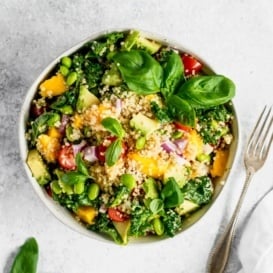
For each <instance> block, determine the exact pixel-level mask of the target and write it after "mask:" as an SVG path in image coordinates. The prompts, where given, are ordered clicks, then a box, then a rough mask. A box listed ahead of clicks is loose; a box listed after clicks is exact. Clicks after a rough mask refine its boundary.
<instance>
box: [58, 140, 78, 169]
mask: <svg viewBox="0 0 273 273" xmlns="http://www.w3.org/2000/svg"><path fill="white" fill-rule="evenodd" d="M58 162H59V164H60V166H61V167H62V168H63V169H66V170H75V169H76V161H75V156H74V152H73V148H72V146H71V145H68V146H63V147H62V148H61V150H60V152H59V155H58Z"/></svg>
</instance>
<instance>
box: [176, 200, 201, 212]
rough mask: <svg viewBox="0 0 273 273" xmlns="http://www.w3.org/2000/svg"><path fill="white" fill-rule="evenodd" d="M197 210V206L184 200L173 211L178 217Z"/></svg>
mask: <svg viewBox="0 0 273 273" xmlns="http://www.w3.org/2000/svg"><path fill="white" fill-rule="evenodd" d="M198 208H199V205H197V204H196V203H194V202H192V201H189V200H186V199H185V200H184V201H183V203H182V204H181V205H180V206H179V207H177V208H176V209H175V210H176V212H177V213H178V214H179V215H185V214H187V213H190V212H193V211H194V210H196V209H198Z"/></svg>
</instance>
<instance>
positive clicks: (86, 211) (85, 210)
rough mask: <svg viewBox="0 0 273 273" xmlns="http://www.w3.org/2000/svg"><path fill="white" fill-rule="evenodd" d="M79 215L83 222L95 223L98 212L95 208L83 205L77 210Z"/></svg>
mask: <svg viewBox="0 0 273 273" xmlns="http://www.w3.org/2000/svg"><path fill="white" fill-rule="evenodd" d="M76 214H77V216H78V217H79V218H80V220H82V221H83V222H85V223H87V224H89V225H92V224H94V219H95V217H96V216H97V214H98V212H97V210H96V209H95V208H93V207H90V206H81V207H79V208H78V210H77V213H76Z"/></svg>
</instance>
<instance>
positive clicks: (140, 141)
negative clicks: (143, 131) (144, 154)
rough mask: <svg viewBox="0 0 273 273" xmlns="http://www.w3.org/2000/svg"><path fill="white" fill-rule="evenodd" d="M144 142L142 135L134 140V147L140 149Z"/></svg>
mask: <svg viewBox="0 0 273 273" xmlns="http://www.w3.org/2000/svg"><path fill="white" fill-rule="evenodd" d="M145 143H146V138H145V137H144V136H142V137H139V138H138V139H137V140H136V149H137V150H142V149H143V148H144V146H145Z"/></svg>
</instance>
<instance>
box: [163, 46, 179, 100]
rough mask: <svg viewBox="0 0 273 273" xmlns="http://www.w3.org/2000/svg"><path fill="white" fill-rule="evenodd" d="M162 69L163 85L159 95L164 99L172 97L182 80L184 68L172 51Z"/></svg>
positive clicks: (177, 55)
mask: <svg viewBox="0 0 273 273" xmlns="http://www.w3.org/2000/svg"><path fill="white" fill-rule="evenodd" d="M162 67H163V83H162V88H161V93H162V95H163V96H164V97H165V98H168V97H169V96H170V95H172V94H173V93H174V92H175V90H176V89H177V87H178V85H179V84H180V83H181V82H182V80H183V74H184V66H183V63H182V60H181V57H180V56H179V54H178V53H176V52H174V51H169V54H168V55H167V56H166V58H165V62H164V63H163V64H162Z"/></svg>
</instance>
